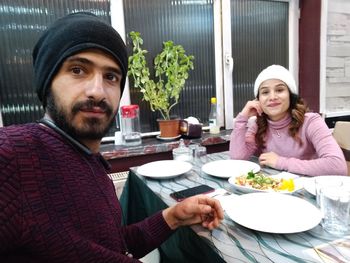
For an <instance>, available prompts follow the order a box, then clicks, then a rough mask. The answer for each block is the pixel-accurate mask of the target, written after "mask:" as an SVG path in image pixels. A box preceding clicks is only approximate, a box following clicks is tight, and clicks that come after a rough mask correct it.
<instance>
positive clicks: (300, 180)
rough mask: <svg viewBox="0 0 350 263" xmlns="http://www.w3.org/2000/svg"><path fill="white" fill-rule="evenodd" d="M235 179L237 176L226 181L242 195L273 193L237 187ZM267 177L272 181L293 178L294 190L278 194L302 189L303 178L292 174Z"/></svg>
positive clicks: (282, 173) (247, 187)
mask: <svg viewBox="0 0 350 263" xmlns="http://www.w3.org/2000/svg"><path fill="white" fill-rule="evenodd" d="M236 177H237V176H232V177H230V178H229V179H228V182H229V183H230V184H231V185H232V187H233V188H234V189H236V190H239V191H241V192H243V193H255V192H264V193H266V192H273V193H275V191H274V190H259V189H255V188H253V187H250V186H243V185H238V184H236ZM269 177H271V178H274V179H282V178H284V179H290V178H293V179H294V190H293V191H288V190H283V191H278V193H285V194H293V193H295V192H296V191H299V190H301V189H303V187H304V180H303V178H301V177H299V176H298V175H296V174H292V173H288V172H281V173H279V174H275V175H271V176H269Z"/></svg>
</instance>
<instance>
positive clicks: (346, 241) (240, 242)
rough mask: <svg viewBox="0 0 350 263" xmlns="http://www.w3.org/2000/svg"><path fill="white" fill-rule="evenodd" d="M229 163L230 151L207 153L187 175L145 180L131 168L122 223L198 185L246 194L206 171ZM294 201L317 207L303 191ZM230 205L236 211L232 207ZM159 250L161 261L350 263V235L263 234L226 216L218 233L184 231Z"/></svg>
mask: <svg viewBox="0 0 350 263" xmlns="http://www.w3.org/2000/svg"><path fill="white" fill-rule="evenodd" d="M229 159H230V157H229V153H228V152H227V151H225V152H219V153H213V154H208V155H207V157H206V158H205V159H204V161H203V162H201V160H199V161H198V160H197V161H196V162H195V163H194V164H193V166H192V168H191V170H189V171H188V172H186V173H184V174H181V175H179V176H175V177H171V178H165V179H162V178H160V179H154V178H150V177H147V176H142V175H140V174H139V173H138V167H132V168H130V171H129V176H128V179H127V182H126V184H125V186H124V190H123V193H122V195H121V198H120V202H121V205H122V209H123V218H124V222H123V223H124V224H132V223H135V222H138V221H140V220H142V219H144V218H146V217H148V216H150V215H152V214H154V213H155V212H157V211H159V210H161V209H165V208H167V207H169V206H172V205H174V204H176V201H175V200H174V199H172V198H171V197H170V193H172V192H174V191H179V190H183V189H187V188H191V187H194V186H197V185H200V184H206V185H209V186H211V187H213V188H215V189H224V192H225V195H227V197H228V198H229V197H230V195H232V196H237V195H238V196H239V195H242V194H245V193H243V192H241V191H239V190H237V189H236V188H233V187H232V184H230V183H229V182H228V179H227V178H220V177H216V176H212V175H209V174H206V173H204V172H203V170H202V166H203V165H204V162H205V163H208V162H213V161H217V160H229ZM250 161H252V162H255V163H258V158H256V157H252V159H251V160H250ZM261 170H262V172H264V173H266V174H276V173H280V172H281V171H277V170H275V169H272V168H268V167H261ZM227 172H228V173H229V172H230V171H227ZM293 196H296V197H298V198H301V199H303V200H306V201H307V202H310V203H311V204H313V205H316V200H315V196H314V195H312V194H310V193H309V192H308V191H306V190H305V189H300V190H299V191H296V192H294V193H293ZM221 200H223V199H221ZM232 206H233V208H232V209H234V202H233V203H232ZM247 209H254V208H252V207H247ZM278 209H279V208H278V207H276V210H278ZM300 216H302V215H300ZM255 220H259V217H257V218H256V219H255ZM159 251H160V254H161V257H162V262H185V263H186V262H191V263H193V262H259V263H263V262H270V263H271V262H278V263H288V262H350V233H347V234H344V235H343V236H334V235H331V234H329V233H327V232H326V231H324V230H323V228H322V226H321V223H320V224H318V225H316V226H315V227H313V228H311V229H308V230H306V231H302V232H296V233H287V234H285V233H282V234H279V233H269V232H262V231H258V230H254V229H250V228H247V227H245V226H242V225H240V224H238V223H236V222H235V221H233V220H232V219H231V218H230V217H229V216H228V214H227V213H226V212H225V217H224V219H223V221H222V222H221V224H220V226H219V227H218V228H215V229H214V230H208V229H206V228H204V227H202V226H201V225H192V226H186V227H181V228H179V229H177V230H176V231H175V232H174V234H173V235H171V237H170V238H169V239H168V240H166V241H165V242H164V243H163V244H162V245H161V247H160V248H159Z"/></svg>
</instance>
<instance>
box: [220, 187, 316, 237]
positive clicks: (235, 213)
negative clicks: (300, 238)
mask: <svg viewBox="0 0 350 263" xmlns="http://www.w3.org/2000/svg"><path fill="white" fill-rule="evenodd" d="M225 212H226V213H227V215H228V216H229V217H230V218H231V219H232V220H233V221H234V222H236V223H238V224H239V225H241V226H244V227H247V228H249V229H253V230H257V231H261V232H266V233H275V234H290V233H298V232H303V231H307V230H309V229H312V228H314V227H315V226H317V225H318V224H319V223H320V222H321V219H322V213H321V211H320V210H319V209H318V208H317V207H316V206H314V205H313V204H311V203H309V202H308V201H306V200H304V199H301V198H299V197H296V196H292V195H285V194H280V193H249V194H245V195H239V196H236V197H235V198H233V199H232V200H231V205H230V206H227V207H226V210H225Z"/></svg>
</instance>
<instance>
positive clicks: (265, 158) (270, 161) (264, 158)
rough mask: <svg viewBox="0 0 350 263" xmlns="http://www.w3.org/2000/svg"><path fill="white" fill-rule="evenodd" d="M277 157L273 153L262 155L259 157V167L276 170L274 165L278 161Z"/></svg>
mask: <svg viewBox="0 0 350 263" xmlns="http://www.w3.org/2000/svg"><path fill="white" fill-rule="evenodd" d="M278 157H279V156H278V155H277V154H276V153H274V152H268V153H262V154H261V155H260V156H259V163H260V165H265V166H269V167H271V168H276V163H277V159H278Z"/></svg>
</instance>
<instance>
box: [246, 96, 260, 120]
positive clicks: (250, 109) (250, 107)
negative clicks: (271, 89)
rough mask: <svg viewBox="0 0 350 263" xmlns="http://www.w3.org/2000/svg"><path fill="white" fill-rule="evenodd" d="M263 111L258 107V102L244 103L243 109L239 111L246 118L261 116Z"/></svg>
mask: <svg viewBox="0 0 350 263" xmlns="http://www.w3.org/2000/svg"><path fill="white" fill-rule="evenodd" d="M262 113H263V110H262V108H261V106H260V102H259V101H258V100H250V101H248V102H247V103H246V105H245V106H244V108H243V109H242V111H241V114H242V115H243V116H245V117H247V118H250V117H252V116H257V115H261V114H262Z"/></svg>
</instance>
